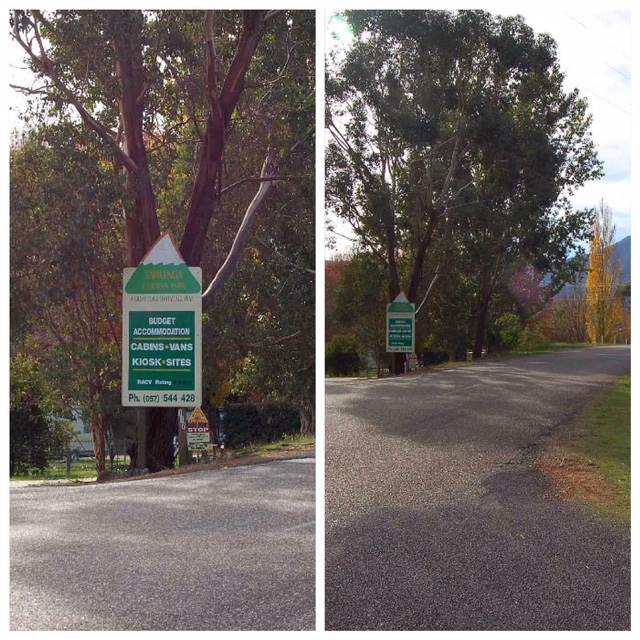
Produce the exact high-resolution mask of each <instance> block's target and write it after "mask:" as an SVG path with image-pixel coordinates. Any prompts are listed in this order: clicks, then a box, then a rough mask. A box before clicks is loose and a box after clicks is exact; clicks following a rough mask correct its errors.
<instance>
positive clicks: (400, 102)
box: [326, 10, 602, 354]
mask: <svg viewBox="0 0 640 640" xmlns="http://www.w3.org/2000/svg"><path fill="white" fill-rule="evenodd" d="M344 15H345V18H346V20H347V22H348V23H349V25H350V26H351V29H352V32H353V34H354V40H353V45H352V46H351V47H350V48H349V50H348V51H347V52H346V54H345V55H343V56H342V55H341V56H340V57H339V58H336V59H335V60H333V61H330V64H329V70H328V77H327V88H326V94H327V123H328V128H329V131H330V132H331V133H332V140H331V141H330V144H329V145H328V149H327V163H326V164H327V206H328V208H329V209H331V210H332V211H333V213H334V214H335V215H336V216H338V217H340V218H343V219H344V220H345V221H347V222H348V223H350V224H351V225H352V226H353V229H354V233H355V234H356V236H357V237H358V239H359V241H360V245H361V247H362V248H363V249H364V248H366V249H367V251H369V252H371V253H372V254H373V255H375V256H377V258H378V259H379V260H380V261H381V264H385V265H386V270H387V273H386V284H387V287H388V293H389V299H391V298H393V297H394V296H395V295H396V294H397V293H398V292H399V291H400V290H403V291H404V292H405V293H406V295H407V297H408V298H409V300H410V301H412V302H415V303H416V304H418V303H420V301H421V299H420V297H421V296H422V295H426V292H427V290H428V288H429V286H430V280H431V277H430V275H428V274H433V273H438V274H442V276H441V277H440V279H439V280H438V282H437V285H436V286H437V287H438V288H441V290H442V291H445V290H446V291H448V293H449V294H450V295H452V296H453V300H454V302H453V303H450V302H447V297H446V296H444V295H442V296H438V292H437V291H436V290H434V291H432V292H430V294H429V295H430V296H431V298H430V300H431V299H434V298H436V297H439V299H440V300H444V304H443V305H441V306H440V307H439V308H437V309H434V308H428V307H425V309H424V311H422V313H423V314H424V316H423V317H422V318H420V320H419V322H420V324H421V326H420V327H417V328H419V330H420V331H423V332H424V333H423V335H427V336H438V339H439V340H443V342H444V341H446V348H447V350H449V351H451V352H453V351H456V352H457V351H458V350H459V349H460V346H461V344H462V343H465V342H466V344H467V348H468V346H470V343H471V344H473V345H474V352H476V354H479V353H480V350H481V348H482V347H483V346H485V341H486V339H487V335H488V333H489V329H490V327H491V321H490V314H491V313H493V312H494V311H495V312H498V313H500V312H501V310H502V309H501V306H502V305H494V304H493V301H494V298H495V297H497V296H502V297H507V295H509V296H510V297H511V302H512V303H513V304H512V308H518V310H519V311H521V312H522V314H523V316H527V315H531V314H533V313H536V312H537V311H539V310H540V306H541V305H542V304H544V302H545V301H546V300H548V299H550V298H551V297H552V296H553V295H555V293H557V292H558V291H559V290H560V289H561V288H562V286H563V285H564V284H565V283H566V282H569V281H571V280H572V279H573V278H574V276H575V274H576V272H578V271H580V269H582V268H583V265H584V255H583V253H584V251H583V249H582V248H581V246H582V244H583V243H584V241H585V240H586V239H587V238H588V237H589V234H590V224H591V219H592V212H591V211H589V210H580V211H576V210H574V209H573V207H572V206H571V204H570V196H571V194H572V193H573V192H574V191H575V189H576V188H578V187H580V186H581V185H583V184H584V183H586V182H587V181H589V180H592V179H595V178H597V177H599V176H600V175H601V173H602V163H601V162H600V161H599V160H598V158H597V153H596V149H595V146H594V144H593V141H592V139H591V133H590V127H591V117H590V115H589V114H588V111H587V103H586V101H585V100H584V99H583V98H582V97H581V96H580V95H579V93H578V91H577V90H574V91H569V92H567V91H565V89H564V85H563V80H564V78H563V74H562V73H561V70H560V67H559V61H558V59H557V54H556V45H555V42H554V41H553V40H552V39H551V38H550V37H549V36H547V35H545V34H542V35H536V34H535V32H534V31H533V30H532V29H531V28H530V27H529V26H528V25H527V24H526V23H525V22H524V20H523V19H522V18H521V17H519V16H516V17H502V16H493V15H491V14H489V13H486V12H484V11H475V10H474V11H468V10H463V11H431V10H427V11H418V10H411V11H403V10H401V11H346V12H345V14H344ZM427 267H430V268H427ZM431 269H433V270H431ZM514 274H518V275H519V278H516V279H514ZM458 285H460V286H458ZM507 291H508V292H509V293H508V294H507V293H506V292H507ZM452 323H454V324H452ZM471 324H473V325H474V326H470V325H471ZM508 340H509V341H510V342H513V340H515V337H509V338H508ZM441 344H442V346H445V344H443V343H441ZM436 346H438V345H433V347H436Z"/></svg>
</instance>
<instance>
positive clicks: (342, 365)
mask: <svg viewBox="0 0 640 640" xmlns="http://www.w3.org/2000/svg"><path fill="white" fill-rule="evenodd" d="M361 369H362V360H361V358H360V355H359V345H358V343H357V342H356V340H355V339H354V338H352V337H350V336H345V335H337V336H335V337H334V338H333V339H332V340H331V341H330V342H329V343H328V344H327V345H326V347H325V372H326V373H327V375H330V376H350V375H355V374H357V373H359V372H360V370H361Z"/></svg>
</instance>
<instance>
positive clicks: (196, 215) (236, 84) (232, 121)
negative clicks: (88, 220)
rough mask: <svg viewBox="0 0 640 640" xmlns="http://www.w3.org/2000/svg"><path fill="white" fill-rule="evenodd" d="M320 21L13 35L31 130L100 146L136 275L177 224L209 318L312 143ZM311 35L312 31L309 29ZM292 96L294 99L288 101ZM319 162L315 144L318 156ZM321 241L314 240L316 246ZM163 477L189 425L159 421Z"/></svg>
mask: <svg viewBox="0 0 640 640" xmlns="http://www.w3.org/2000/svg"><path fill="white" fill-rule="evenodd" d="M312 19H313V13H312V12H304V11H300V12H296V11H267V10H260V11H220V12H213V11H205V12H194V11H133V10H131V11H113V10H112V11H73V10H71V11H52V12H41V11H12V12H11V13H10V23H11V27H12V31H11V35H12V37H13V38H14V40H15V42H16V43H17V44H18V45H19V46H21V47H22V49H23V51H24V52H25V56H26V59H27V63H28V66H29V68H30V69H31V71H32V72H33V74H34V76H35V78H36V80H35V81H34V83H33V84H31V85H29V86H23V87H17V89H18V90H20V91H22V92H23V93H25V94H27V95H28V96H30V98H31V100H32V105H33V107H32V109H31V110H30V111H29V112H28V114H27V117H28V119H29V121H30V124H31V125H32V126H33V125H34V123H37V122H46V121H52V120H65V121H66V122H68V123H72V124H74V125H75V127H76V130H77V131H80V129H83V130H85V131H89V132H91V134H92V135H93V136H94V138H95V139H96V140H98V141H99V142H100V143H101V145H102V154H103V160H105V161H107V162H108V163H110V165H111V166H112V167H113V171H114V175H117V176H118V178H119V180H120V182H121V187H122V193H121V197H120V198H119V200H118V202H117V204H118V206H119V207H120V210H121V213H122V220H123V225H124V247H125V252H124V262H125V264H127V265H136V264H138V263H139V261H140V260H141V259H142V257H143V256H144V254H145V253H146V251H147V250H148V249H149V248H150V246H151V245H152V244H153V242H154V241H155V240H156V239H157V237H158V236H159V233H160V229H161V226H165V225H166V224H168V223H170V224H171V225H172V228H173V230H174V233H175V234H176V235H177V236H178V237H179V238H180V251H181V253H182V255H183V257H184V258H185V260H186V262H187V263H188V264H189V265H191V266H196V265H200V264H202V266H203V268H204V269H205V274H206V277H207V280H208V281H209V286H207V287H206V292H205V294H204V297H203V304H204V306H205V308H207V307H208V306H210V305H212V304H213V302H214V301H215V300H216V299H217V297H218V296H219V294H220V292H221V290H222V286H223V285H224V284H225V282H226V281H227V280H228V279H229V277H230V276H231V274H232V273H233V272H234V270H235V269H236V267H237V265H238V262H239V259H240V256H241V254H242V251H243V249H244V248H245V246H246V244H247V242H248V240H249V237H250V233H251V229H252V225H253V223H254V220H255V217H256V214H257V212H258V211H259V210H260V209H261V207H262V206H263V204H262V203H263V202H265V199H266V197H267V194H268V193H269V190H270V188H271V186H272V184H273V183H274V181H276V179H284V178H286V177H288V176H285V175H283V173H282V171H281V169H280V167H281V166H282V165H283V164H284V163H285V162H286V161H287V160H290V159H291V158H293V157H295V153H292V151H293V150H295V149H297V150H298V152H299V150H300V149H301V148H302V145H301V144H299V143H301V142H302V141H304V140H306V141H307V142H309V140H312V137H313V131H312V130H310V129H308V130H306V131H304V132H302V133H300V131H299V130H298V131H296V133H300V137H298V138H294V136H293V129H292V128H291V127H287V124H288V122H289V121H290V120H292V121H295V120H296V119H297V118H298V116H299V113H300V112H301V111H305V110H308V109H309V104H310V103H309V93H310V91H311V90H312V87H313V86H315V85H314V84H313V85H311V84H310V82H309V78H308V77H307V78H306V85H305V86H304V87H302V86H300V85H299V83H297V82H293V81H291V78H290V75H289V70H290V69H292V68H294V67H295V68H297V69H300V68H304V67H307V68H308V67H309V64H310V61H311V60H312V59H313V56H314V47H313V44H314V43H313V41H312V40H310V38H309V35H308V33H309V29H308V24H309V21H310V20H312ZM302 25H303V26H302ZM283 87H286V90H287V91H288V93H287V94H286V96H284V97H285V99H283V93H282V91H283ZM305 148H306V150H307V152H308V149H309V144H307V145H306V147H305ZM307 239H308V236H305V240H307ZM147 422H148V424H149V425H150V429H149V433H148V437H147V453H148V455H149V466H150V468H151V469H152V470H157V469H160V468H163V467H166V466H169V465H170V464H171V463H172V460H173V446H172V435H173V430H174V428H175V412H174V411H172V410H165V409H148V410H147Z"/></svg>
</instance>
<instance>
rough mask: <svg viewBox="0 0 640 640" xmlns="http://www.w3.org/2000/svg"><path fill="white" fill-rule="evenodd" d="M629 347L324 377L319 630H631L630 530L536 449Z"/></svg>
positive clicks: (617, 366)
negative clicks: (550, 468)
mask: <svg viewBox="0 0 640 640" xmlns="http://www.w3.org/2000/svg"><path fill="white" fill-rule="evenodd" d="M629 370H630V350H629V349H628V348H626V347H617V348H616V347H608V348H607V347H599V348H593V349H584V350H571V351H566V352H559V353H556V354H547V355H539V356H530V357H524V358H517V359H508V360H507V359H505V360H499V361H483V362H479V363H473V364H469V365H462V366H455V367H451V368H447V369H440V370H432V371H429V372H423V373H417V374H410V375H407V376H401V377H399V378H393V379H383V380H371V381H362V380H352V381H344V382H339V381H328V382H327V384H326V452H325V456H326V481H325V491H326V525H325V527H326V540H325V544H326V576H325V580H326V615H325V624H326V628H327V629H329V630H332V629H457V630H460V629H471V630H479V629H532V630H533V629H626V628H629V626H630V594H629V590H630V566H629V557H630V542H629V536H628V532H627V531H626V530H624V529H623V528H621V527H619V526H617V525H614V524H612V523H610V522H607V521H603V520H602V519H600V518H599V517H597V516H596V515H595V514H594V513H593V512H592V511H591V510H590V509H589V508H587V507H585V506H581V505H578V504H574V503H570V502H561V501H560V500H558V499H555V498H553V497H552V496H551V493H550V491H549V487H548V486H547V484H546V482H545V481H544V479H543V477H542V476H541V475H539V474H538V473H537V472H536V470H535V468H534V467H533V466H532V464H531V462H530V455H529V454H530V453H531V451H532V448H535V447H537V446H539V445H541V444H543V443H544V441H545V438H547V437H548V436H549V435H550V434H552V433H553V432H554V431H555V430H557V429H561V428H563V427H564V426H566V425H567V424H568V423H569V422H570V421H571V419H572V417H573V416H574V415H575V414H576V412H577V411H578V410H579V409H580V408H581V407H582V406H583V405H584V404H585V403H586V402H587V401H588V400H589V399H590V398H592V397H593V396H594V395H595V394H596V393H597V392H598V391H599V390H600V389H601V388H602V387H603V386H604V385H607V384H610V383H612V382H613V381H614V380H615V378H616V377H617V376H619V375H621V374H624V373H628V372H629Z"/></svg>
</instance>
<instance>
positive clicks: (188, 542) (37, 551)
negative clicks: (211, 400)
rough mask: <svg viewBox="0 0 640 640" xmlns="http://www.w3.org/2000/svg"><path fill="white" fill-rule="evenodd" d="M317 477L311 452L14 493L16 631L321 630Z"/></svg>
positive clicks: (13, 599)
mask: <svg viewBox="0 0 640 640" xmlns="http://www.w3.org/2000/svg"><path fill="white" fill-rule="evenodd" d="M314 485H315V460H314V459H312V458H304V459H296V460H287V461H280V462H271V463H268V464H262V465H256V466H247V467H236V468H229V469H225V470H221V471H209V472H195V473H190V474H184V475H178V476H173V477H165V478H155V479H145V480H136V481H132V482H117V483H111V484H92V485H81V486H66V487H26V488H24V487H23V488H15V489H11V496H10V507H11V526H10V536H11V560H10V565H11V581H10V602H11V610H10V618H11V624H10V626H11V629H12V630H28V629H39V630H53V629H65V630H75V629H83V630H101V629H107V630H123V629H129V630H139V629H147V630H149V629H150V630H165V629H167V630H176V629H180V630H183V629H184V630H186V629H205V630H208V629H217V630H221V629H231V630H234V629H315V613H314V611H315V522H314V519H315V490H314Z"/></svg>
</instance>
